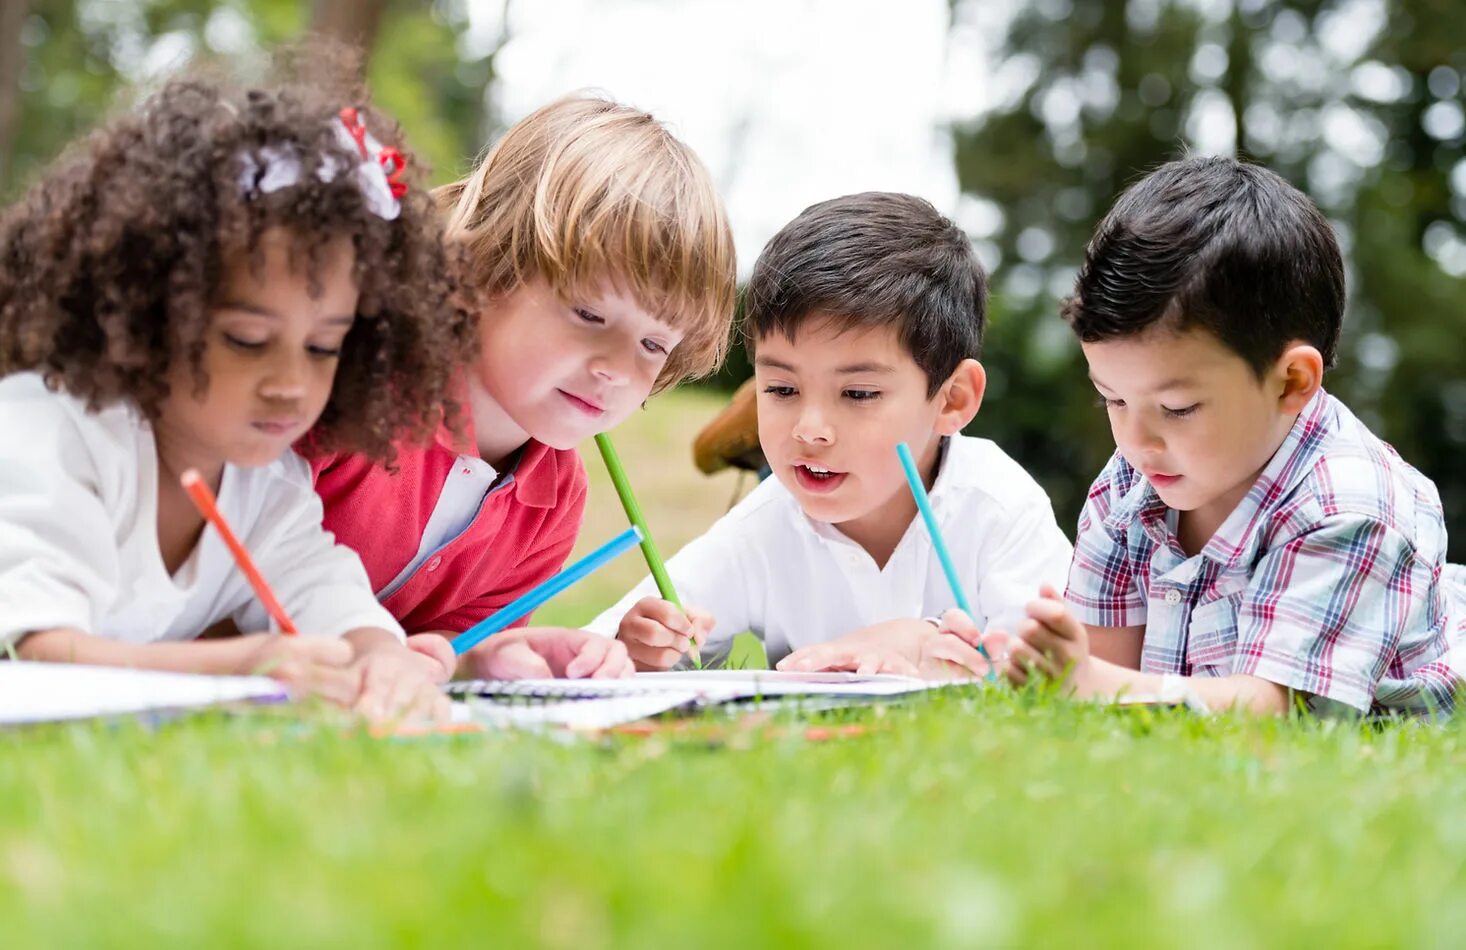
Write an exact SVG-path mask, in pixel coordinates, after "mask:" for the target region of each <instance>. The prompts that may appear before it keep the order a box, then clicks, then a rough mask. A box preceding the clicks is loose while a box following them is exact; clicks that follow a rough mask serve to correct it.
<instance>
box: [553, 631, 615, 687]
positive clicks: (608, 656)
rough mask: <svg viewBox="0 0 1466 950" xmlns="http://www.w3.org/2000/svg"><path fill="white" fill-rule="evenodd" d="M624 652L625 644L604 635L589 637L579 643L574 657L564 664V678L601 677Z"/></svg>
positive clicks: (606, 673) (603, 676)
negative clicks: (608, 638)
mask: <svg viewBox="0 0 1466 950" xmlns="http://www.w3.org/2000/svg"><path fill="white" fill-rule="evenodd" d="M625 653H626V645H625V644H624V643H618V642H617V641H615V640H607V639H605V638H604V637H591V638H589V639H587V640H586V641H585V642H584V643H582V644H581V646H580V650H579V651H578V652H577V653H576V655H575V658H574V659H573V660H571V661H570V662H569V663H567V664H565V677H566V679H589V678H602V679H604V678H605V677H606V676H607V675H609V671H610V670H614V669H615V668H616V667H617V666H618V665H619V663H620V658H621V657H622V656H623V655H624V654H625Z"/></svg>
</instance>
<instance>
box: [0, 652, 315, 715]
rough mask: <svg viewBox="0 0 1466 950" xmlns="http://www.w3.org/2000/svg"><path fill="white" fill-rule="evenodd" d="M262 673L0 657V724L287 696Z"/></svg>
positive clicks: (194, 706)
mask: <svg viewBox="0 0 1466 950" xmlns="http://www.w3.org/2000/svg"><path fill="white" fill-rule="evenodd" d="M288 698H289V697H288V696H287V694H286V692H285V688H284V687H283V686H281V685H280V684H279V683H277V682H276V681H274V680H272V679H269V678H268V677H264V676H196V675H193V674H189V673H161V672H158V671H156V670H129V669H123V668H119V667H111V666H85V665H82V664H77V663H32V662H26V661H16V660H7V661H4V662H0V725H17V724H20V723H34V722H56V721H59V720H65V719H89V718H93V717H98V716H120V715H128V714H133V713H145V712H161V711H164V710H176V709H199V708H202V707H206V706H214V705H218V704H219V703H231V702H240V701H243V700H253V701H261V702H278V701H283V700H285V699H288Z"/></svg>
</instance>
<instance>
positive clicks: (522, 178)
mask: <svg viewBox="0 0 1466 950" xmlns="http://www.w3.org/2000/svg"><path fill="white" fill-rule="evenodd" d="M437 197H438V199H439V202H440V204H441V206H442V208H443V209H444V210H445V211H446V213H447V215H448V222H447V236H448V239H449V241H450V242H452V243H453V244H454V245H455V246H457V247H459V248H462V249H463V251H464V252H465V254H466V258H467V261H466V263H467V270H468V278H467V281H466V283H467V285H468V286H469V287H471V288H472V289H473V291H474V292H475V294H476V295H477V301H476V304H475V306H476V315H477V322H478V342H477V347H476V349H475V351H474V353H473V354H472V357H471V358H470V359H468V360H466V361H465V363H464V364H463V370H462V372H461V374H460V376H459V383H460V384H461V386H462V389H461V390H460V391H461V392H462V393H463V402H464V403H465V404H466V406H467V411H465V412H464V413H463V415H464V417H465V418H464V425H463V428H464V430H465V431H464V432H462V433H454V432H450V431H448V430H446V429H444V430H441V431H440V432H439V433H437V435H436V437H435V438H434V439H433V440H431V441H429V442H427V443H425V444H419V445H414V446H411V447H408V446H405V445H404V446H403V447H402V451H401V452H400V455H399V464H398V467H397V471H396V472H395V473H394V472H389V471H387V470H385V469H383V468H382V467H380V466H376V465H374V464H373V463H372V461H371V459H369V458H366V457H364V456H362V455H360V454H356V455H349V454H339V453H338V454H335V455H325V456H320V457H317V458H315V459H313V460H312V468H313V469H314V470H315V471H316V473H317V481H316V489H317V491H318V492H319V493H320V495H321V498H322V500H323V501H324V502H325V506H326V517H325V524H326V527H327V528H328V529H330V530H331V531H332V532H334V533H335V535H336V537H337V538H338V539H340V540H341V542H342V543H344V544H348V545H350V546H351V547H353V548H355V549H356V550H357V552H358V553H360V554H361V556H362V561H363V563H364V564H365V565H366V569H367V574H368V575H369V576H370V577H371V581H372V586H373V588H374V589H375V590H376V591H377V592H378V596H379V597H380V598H381V599H382V604H383V606H385V607H387V608H388V609H389V610H391V611H392V612H393V614H394V615H395V616H396V617H397V619H398V620H400V621H401V622H402V625H403V626H404V627H405V628H406V629H407V631H408V633H409V634H413V635H414V636H411V637H409V640H408V643H409V645H410V646H411V647H413V648H415V649H424V650H426V651H428V652H431V653H433V654H434V655H441V654H442V653H443V651H445V650H446V649H447V640H446V639H445V635H446V636H451V635H452V634H455V633H458V632H460V631H462V630H464V629H465V628H467V627H469V626H472V625H473V624H474V623H476V622H478V621H479V620H482V619H483V618H484V617H485V616H487V615H489V614H491V613H493V612H494V611H496V610H498V609H499V608H500V607H502V606H504V605H505V604H507V603H509V602H510V601H512V600H514V599H515V598H516V597H518V596H519V595H521V594H523V593H524V592H526V591H527V590H529V589H530V588H532V587H534V586H535V585H536V584H538V583H540V582H541V581H543V580H545V579H546V578H547V577H549V576H551V575H552V574H554V573H555V572H556V571H557V570H559V569H560V566H561V564H563V563H564V561H565V558H566V556H567V555H568V554H569V553H570V551H571V548H572V547H573V545H574V544H575V537H576V534H577V533H578V532H579V530H580V522H581V515H582V514H583V512H584V510H585V498H586V476H585V468H584V466H582V464H581V461H580V458H579V456H578V455H577V454H576V452H575V446H576V445H577V444H579V443H580V442H582V441H584V440H586V439H588V438H590V437H591V436H593V435H595V434H596V433H598V432H605V431H606V430H608V429H610V428H612V427H613V426H615V425H616V424H617V423H619V422H621V421H622V420H624V419H625V418H626V417H627V416H628V415H630V414H631V413H632V412H633V411H635V410H636V408H637V407H639V406H641V405H642V404H643V402H644V401H645V400H646V399H647V397H648V396H649V395H650V394H652V393H654V392H657V391H659V390H661V389H663V388H665V387H667V386H671V385H674V384H675V383H677V382H679V381H681V380H683V379H686V378H688V377H691V376H697V375H700V374H705V373H708V372H710V371H712V370H713V369H714V368H715V367H716V366H717V365H718V362H719V361H720V359H721V358H722V354H723V352H724V349H725V347H726V344H727V339H728V331H729V324H730V322H731V320H732V317H733V303H734V294H735V289H736V283H735V281H736V269H735V266H734V253H733V238H732V233H731V231H730V229H729V226H728V219H727V215H726V214H725V212H724V210H723V205H722V202H721V201H720V200H719V199H718V195H717V191H716V190H715V189H714V187H713V184H712V180H711V177H710V176H709V175H708V173H707V170H706V168H704V167H703V164H702V162H701V161H699V159H698V158H697V156H696V155H695V154H693V152H692V150H691V149H689V148H688V147H687V146H686V145H685V144H684V143H682V142H680V141H679V140H678V139H677V138H676V137H675V136H673V135H672V134H671V133H670V132H669V131H667V129H666V128H665V127H664V126H663V125H662V124H661V123H659V122H657V121H656V120H655V119H654V118H652V117H651V116H650V115H648V114H646V113H645V112H641V111H638V110H636V109H632V108H629V107H627V106H624V105H620V104H618V103H615V102H611V101H608V100H606V99H602V98H597V97H592V96H570V97H567V98H564V99H560V100H558V101H556V102H552V103H550V104H549V105H547V106H544V107H543V108H541V109H539V110H537V111H536V112H534V113H532V114H531V115H529V116H528V117H526V118H525V119H523V120H521V121H520V122H518V123H516V124H515V125H514V126H513V127H512V128H511V129H509V131H508V132H506V133H505V134H504V136H503V138H501V139H500V140H499V141H498V142H497V143H495V144H494V146H493V148H491V149H490V150H489V151H488V153H487V154H486V155H485V156H484V158H483V160H482V161H481V162H480V163H479V164H478V167H477V168H476V169H474V171H473V172H472V173H471V174H470V175H469V176H468V177H466V178H465V179H463V180H462V181H459V182H456V183H454V184H452V185H447V186H445V187H443V188H441V189H439V190H438V192H437ZM459 669H460V671H461V672H462V673H463V674H464V675H467V676H473V677H480V678H513V677H518V676H569V677H581V676H601V677H604V676H619V675H629V674H630V673H631V672H632V665H631V661H630V659H629V657H628V656H627V653H626V649H625V647H623V646H622V644H620V643H619V642H617V641H615V640H612V639H609V638H606V637H601V636H598V635H596V634H593V633H589V632H587V631H583V630H570V629H565V628H558V627H542V628H533V629H529V630H523V629H521V630H514V631H509V632H505V633H501V634H498V635H496V636H493V637H490V638H489V639H488V640H486V641H485V642H483V643H482V644H480V645H479V646H477V647H475V648H473V649H472V650H470V651H469V652H468V653H466V654H465V655H464V656H463V657H462V658H461V662H460V664H459Z"/></svg>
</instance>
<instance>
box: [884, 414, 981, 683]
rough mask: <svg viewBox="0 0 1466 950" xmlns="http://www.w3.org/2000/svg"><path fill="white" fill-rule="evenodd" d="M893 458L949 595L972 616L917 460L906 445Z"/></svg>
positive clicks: (979, 650)
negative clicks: (923, 524)
mask: <svg viewBox="0 0 1466 950" xmlns="http://www.w3.org/2000/svg"><path fill="white" fill-rule="evenodd" d="M896 455H897V456H899V457H900V459H901V468H902V469H904V470H905V472H906V484H908V485H910V486H911V497H912V498H914V499H916V508H917V510H918V511H920V512H921V520H922V521H925V522H926V532H927V534H928V535H930V536H931V539H932V550H934V551H936V552H937V560H938V561H940V562H941V564H942V573H944V574H946V575H947V584H948V586H950V587H951V588H952V596H953V597H955V598H957V606H958V607H960V608H962V612H963V613H965V614H967V616H969V617H971V616H972V605H971V604H969V603H968V602H967V594H966V593H964V592H963V590H962V583H961V582H960V581H959V580H958V579H957V568H956V567H955V566H954V565H953V564H952V555H951V553H950V552H949V551H948V550H947V542H946V541H944V540H942V529H941V528H938V527H937V516H936V515H935V514H933V513H932V503H931V499H930V498H928V497H927V496H926V485H925V484H923V483H922V480H921V473H920V472H918V471H917V470H916V460H915V459H913V458H912V457H911V449H909V448H908V447H907V446H906V443H905V442H898V443H896ZM977 652H978V653H981V654H982V658H983V659H984V660H987V661H988V663H989V664H991V663H992V657H990V656H988V651H987V650H984V649H983V647H982V644H981V643H979V644H978V645H977ZM992 678H993V670H992V667H991V666H989V667H988V679H992Z"/></svg>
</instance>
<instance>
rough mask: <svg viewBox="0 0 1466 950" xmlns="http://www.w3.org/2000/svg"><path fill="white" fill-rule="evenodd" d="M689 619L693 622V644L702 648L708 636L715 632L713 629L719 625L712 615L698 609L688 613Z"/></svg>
mask: <svg viewBox="0 0 1466 950" xmlns="http://www.w3.org/2000/svg"><path fill="white" fill-rule="evenodd" d="M687 619H688V620H690V621H692V642H693V644H694V645H696V646H698V647H701V646H702V645H703V643H704V642H705V641H706V640H707V638H708V634H710V633H712V632H713V627H714V626H716V625H717V621H716V619H714V617H713V615H712V614H710V613H707V612H705V611H702V610H698V609H697V608H696V607H693V608H690V609H689V610H688V611H687Z"/></svg>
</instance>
